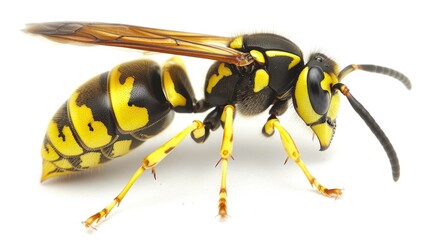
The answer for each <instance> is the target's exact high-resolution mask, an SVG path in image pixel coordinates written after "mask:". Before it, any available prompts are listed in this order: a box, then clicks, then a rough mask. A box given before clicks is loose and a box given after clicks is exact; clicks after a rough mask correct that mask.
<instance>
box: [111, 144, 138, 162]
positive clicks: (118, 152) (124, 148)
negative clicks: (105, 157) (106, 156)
mask: <svg viewBox="0 0 429 240" xmlns="http://www.w3.org/2000/svg"><path fill="white" fill-rule="evenodd" d="M132 142H133V141H132V140H122V141H117V142H115V143H114V144H113V150H112V154H111V157H113V158H115V157H119V156H122V155H124V154H127V153H128V152H130V147H131V143H132Z"/></svg>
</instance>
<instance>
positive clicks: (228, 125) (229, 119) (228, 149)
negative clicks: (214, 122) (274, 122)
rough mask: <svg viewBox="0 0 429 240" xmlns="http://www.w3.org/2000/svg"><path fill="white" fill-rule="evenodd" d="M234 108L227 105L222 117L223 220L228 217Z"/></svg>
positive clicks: (221, 189) (221, 194) (221, 187)
mask: <svg viewBox="0 0 429 240" xmlns="http://www.w3.org/2000/svg"><path fill="white" fill-rule="evenodd" d="M234 111H235V109H234V107H233V106H232V105H227V106H225V107H224V109H223V113H222V116H221V121H222V122H223V124H224V125H223V128H224V131H223V138H222V146H221V149H220V160H219V161H220V162H221V164H222V178H221V183H220V191H219V205H218V207H219V216H220V217H221V218H222V219H223V218H226V217H227V216H228V212H227V201H226V198H227V191H226V172H227V169H228V159H229V158H230V157H231V154H232V145H233V144H232V143H233V133H232V124H233V120H234Z"/></svg>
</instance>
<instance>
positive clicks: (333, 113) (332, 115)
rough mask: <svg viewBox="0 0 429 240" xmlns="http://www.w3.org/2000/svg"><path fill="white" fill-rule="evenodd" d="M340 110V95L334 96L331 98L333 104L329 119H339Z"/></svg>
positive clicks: (330, 107) (330, 108)
mask: <svg viewBox="0 0 429 240" xmlns="http://www.w3.org/2000/svg"><path fill="white" fill-rule="evenodd" d="M339 109H340V94H338V93H337V94H334V95H332V97H331V104H330V105H329V110H328V117H329V118H331V119H335V118H337V113H338V110H339Z"/></svg>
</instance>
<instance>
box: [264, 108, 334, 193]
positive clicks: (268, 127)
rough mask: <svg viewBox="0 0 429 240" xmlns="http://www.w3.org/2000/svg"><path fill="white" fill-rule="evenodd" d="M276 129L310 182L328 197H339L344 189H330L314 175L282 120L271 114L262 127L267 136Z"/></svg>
mask: <svg viewBox="0 0 429 240" xmlns="http://www.w3.org/2000/svg"><path fill="white" fill-rule="evenodd" d="M274 129H277V130H278V131H279V134H280V138H281V140H282V144H283V148H284V149H285V151H286V153H287V154H288V155H289V157H290V158H291V159H293V160H294V161H295V163H296V164H298V166H299V167H300V168H301V170H302V171H303V172H304V174H305V176H306V177H307V179H308V181H309V182H310V184H311V186H313V187H315V188H316V189H317V191H319V192H320V193H321V194H323V195H325V196H327V197H334V198H338V197H340V196H341V194H342V191H341V189H338V188H333V189H328V188H325V187H324V186H323V185H322V184H320V183H319V182H318V181H317V180H316V178H315V177H313V175H311V173H310V172H309V171H308V169H307V167H306V166H305V164H304V162H303V161H302V160H301V157H300V153H299V151H298V148H297V147H296V145H295V142H294V141H293V140H292V138H291V136H290V135H289V133H288V132H287V131H286V129H284V128H283V127H282V126H281V124H280V121H279V120H278V119H277V117H275V116H271V117H270V118H269V119H268V121H267V122H266V123H265V125H264V128H263V129H262V132H263V133H264V134H265V135H266V136H271V135H273V134H274Z"/></svg>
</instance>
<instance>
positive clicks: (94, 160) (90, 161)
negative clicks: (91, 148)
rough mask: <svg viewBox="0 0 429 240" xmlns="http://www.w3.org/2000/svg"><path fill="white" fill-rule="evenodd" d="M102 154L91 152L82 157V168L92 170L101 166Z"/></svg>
mask: <svg viewBox="0 0 429 240" xmlns="http://www.w3.org/2000/svg"><path fill="white" fill-rule="evenodd" d="M100 158H101V153H100V152H89V153H85V154H83V155H82V156H80V160H81V161H82V162H81V163H80V166H81V167H82V168H91V167H95V166H97V165H99V164H100Z"/></svg>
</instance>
